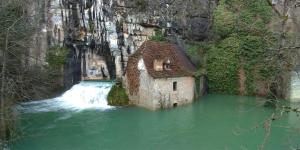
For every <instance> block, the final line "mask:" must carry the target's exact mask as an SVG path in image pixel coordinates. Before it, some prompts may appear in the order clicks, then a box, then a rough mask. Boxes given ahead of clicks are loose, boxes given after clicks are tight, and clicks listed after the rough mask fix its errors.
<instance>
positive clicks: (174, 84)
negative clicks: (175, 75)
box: [173, 82, 177, 91]
mask: <svg viewBox="0 0 300 150" xmlns="http://www.w3.org/2000/svg"><path fill="white" fill-rule="evenodd" d="M173 91H177V82H173Z"/></svg>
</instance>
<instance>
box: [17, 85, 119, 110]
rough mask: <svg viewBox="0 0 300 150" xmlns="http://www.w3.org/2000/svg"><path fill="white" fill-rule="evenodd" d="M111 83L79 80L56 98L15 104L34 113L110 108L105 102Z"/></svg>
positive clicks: (20, 108) (18, 108)
mask: <svg viewBox="0 0 300 150" xmlns="http://www.w3.org/2000/svg"><path fill="white" fill-rule="evenodd" d="M112 85H113V82H104V81H97V82H96V81H81V82H80V83H79V84H76V85H74V86H73V87H72V88H71V89H70V90H68V91H66V92H65V93H64V94H63V95H61V96H59V97H57V98H53V99H47V100H41V101H33V102H27V103H22V104H20V105H19V106H17V110H20V111H21V112H25V113H35V112H51V111H60V110H72V111H74V110H75V111H78V110H84V109H99V110H107V109H112V108H114V107H112V106H109V105H108V102H107V95H108V93H109V91H110V89H111V87H112Z"/></svg>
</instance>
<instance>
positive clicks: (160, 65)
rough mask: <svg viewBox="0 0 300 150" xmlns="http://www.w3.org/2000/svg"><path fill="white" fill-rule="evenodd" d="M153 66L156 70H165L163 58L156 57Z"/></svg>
mask: <svg viewBox="0 0 300 150" xmlns="http://www.w3.org/2000/svg"><path fill="white" fill-rule="evenodd" d="M153 66H154V70H155V71H163V60H157V59H155V60H154V61H153Z"/></svg>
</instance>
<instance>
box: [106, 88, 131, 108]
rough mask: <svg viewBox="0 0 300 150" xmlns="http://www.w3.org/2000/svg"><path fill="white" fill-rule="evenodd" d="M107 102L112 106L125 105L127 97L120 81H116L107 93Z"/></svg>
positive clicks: (127, 100)
mask: <svg viewBox="0 0 300 150" xmlns="http://www.w3.org/2000/svg"><path fill="white" fill-rule="evenodd" d="M108 104H109V105H112V106H126V105H128V104H129V98H128V95H127V94H126V91H125V89H124V88H123V86H122V83H121V82H117V83H116V84H115V85H114V86H113V87H112V88H111V90H110V92H109V93H108Z"/></svg>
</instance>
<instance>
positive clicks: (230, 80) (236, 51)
mask: <svg viewBox="0 0 300 150" xmlns="http://www.w3.org/2000/svg"><path fill="white" fill-rule="evenodd" d="M271 19H272V8H271V7H270V6H269V5H268V3H267V1H265V0H220V1H219V5H218V6H217V8H216V9H215V12H214V25H213V31H214V32H215V34H216V35H218V36H219V38H218V40H217V41H215V43H214V44H213V45H212V47H211V48H210V49H209V50H208V52H207V55H208V60H207V76H208V81H209V82H208V84H209V89H210V92H221V93H231V94H238V92H239V87H240V83H239V80H240V79H239V71H240V70H241V69H243V70H244V71H245V75H246V81H245V86H246V94H248V95H255V94H256V93H257V91H258V89H259V88H260V87H259V86H260V84H265V85H267V84H270V83H271V82H272V79H273V77H274V76H276V74H277V73H278V69H277V68H279V67H278V65H279V64H278V61H276V60H277V58H278V54H276V52H275V51H272V50H270V49H272V47H275V45H276V44H275V43H278V42H277V40H276V39H275V38H274V34H273V33H272V32H271V31H270V30H269V29H268V24H269V22H270V21H271ZM260 82H262V83H260Z"/></svg>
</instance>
